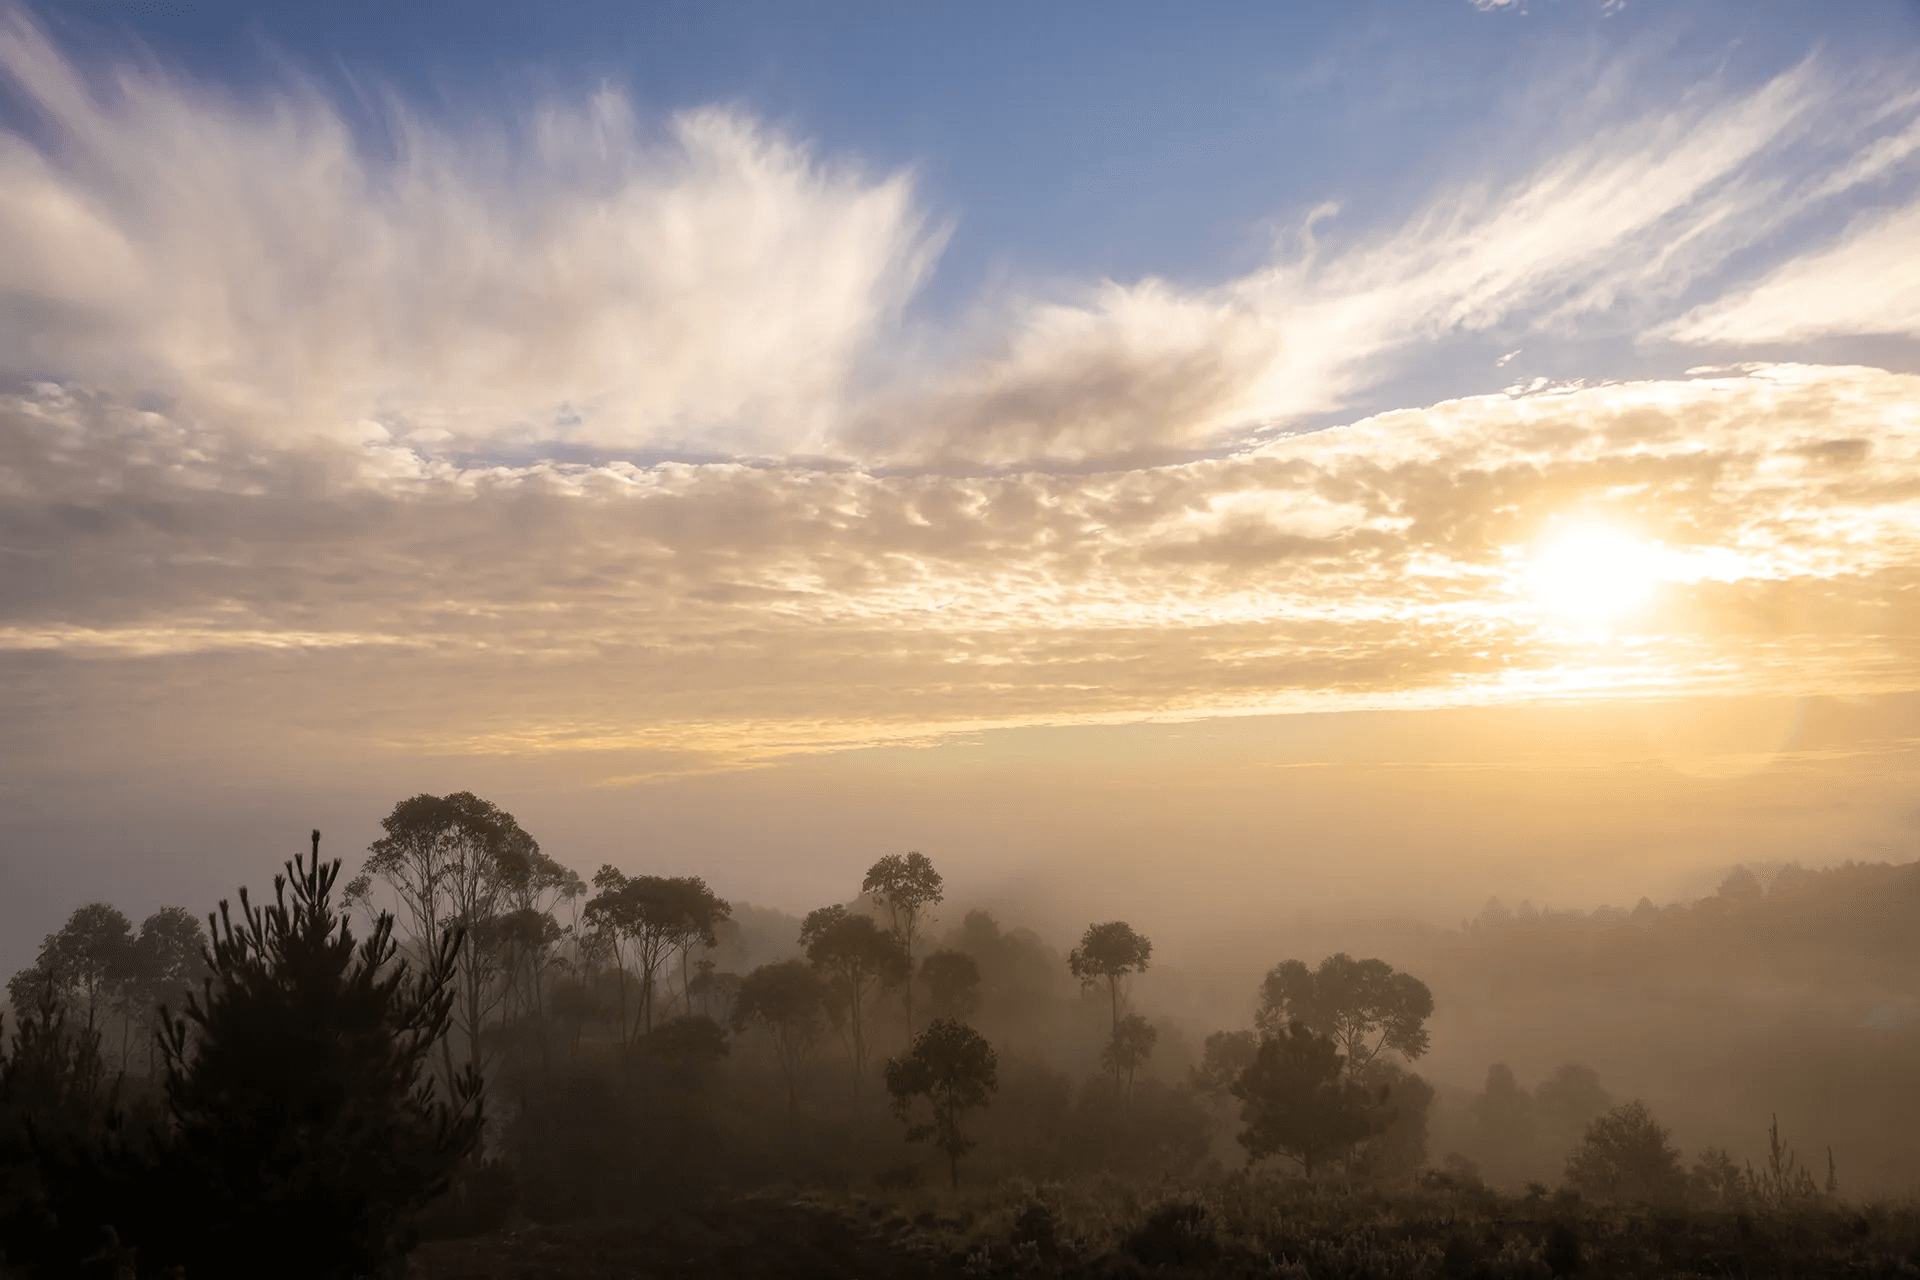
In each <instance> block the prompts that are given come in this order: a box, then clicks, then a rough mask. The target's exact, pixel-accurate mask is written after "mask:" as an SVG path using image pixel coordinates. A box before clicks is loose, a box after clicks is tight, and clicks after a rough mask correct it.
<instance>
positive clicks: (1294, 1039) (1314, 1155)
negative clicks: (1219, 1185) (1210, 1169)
mask: <svg viewBox="0 0 1920 1280" xmlns="http://www.w3.org/2000/svg"><path fill="white" fill-rule="evenodd" d="M1345 1065H1346V1059H1345V1058H1344V1057H1342V1056H1341V1053H1340V1049H1339V1046H1338V1045H1336V1044H1334V1042H1333V1041H1332V1040H1330V1039H1329V1038H1327V1037H1326V1036H1323V1035H1316V1034H1315V1033H1314V1032H1313V1031H1312V1030H1310V1029H1309V1028H1308V1027H1306V1026H1305V1025H1304V1024H1302V1023H1298V1022H1296V1023H1294V1024H1293V1025H1292V1026H1290V1027H1288V1028H1287V1030H1286V1031H1284V1032H1282V1033H1281V1034H1280V1035H1277V1036H1268V1037H1266V1038H1265V1039H1263V1040H1262V1041H1261V1042H1260V1047H1259V1048H1258V1049H1257V1050H1256V1051H1255V1052H1254V1056H1253V1063H1252V1065H1250V1066H1249V1067H1248V1068H1247V1069H1246V1070H1245V1071H1243V1072H1241V1074H1240V1078H1239V1079H1238V1080H1236V1081H1234V1083H1233V1085H1232V1087H1231V1088H1230V1089H1229V1090H1228V1092H1230V1093H1232V1094H1233V1096H1234V1097H1236V1098H1238V1099H1240V1118H1241V1120H1242V1121H1243V1122H1245V1125H1246V1127H1245V1128H1244V1129H1242V1130H1241V1132H1240V1134H1239V1138H1238V1141H1239V1143H1240V1145H1241V1146H1243V1147H1245V1148H1246V1149H1247V1163H1248V1164H1252V1163H1253V1162H1254V1161H1256V1160H1260V1159H1263V1158H1264V1157H1266V1156H1271V1155H1286V1156H1289V1157H1291V1158H1292V1159H1294V1160H1297V1161H1299V1163H1300V1168H1301V1171H1302V1172H1303V1173H1304V1174H1305V1175H1306V1176H1307V1177H1309V1178H1311V1177H1312V1176H1313V1170H1314V1167H1315V1166H1316V1165H1318V1164H1320V1163H1321V1162H1322V1161H1323V1160H1325V1159H1326V1158H1328V1157H1330V1156H1333V1155H1337V1154H1339V1153H1340V1152H1342V1151H1345V1150H1347V1149H1348V1148H1350V1147H1351V1146H1353V1144H1354V1143H1356V1142H1358V1141H1359V1140H1360V1139H1362V1138H1364V1137H1366V1136H1367V1134H1368V1133H1370V1132H1372V1130H1373V1127H1374V1120H1375V1116H1374V1101H1373V1099H1371V1098H1370V1097H1369V1096H1368V1094H1367V1092H1366V1091H1365V1090H1364V1089H1362V1088H1360V1086H1358V1085H1356V1084H1354V1083H1353V1082H1352V1081H1351V1080H1349V1079H1346V1078H1345V1077H1344V1076H1343V1074H1342V1072H1343V1069H1344V1067H1345Z"/></svg>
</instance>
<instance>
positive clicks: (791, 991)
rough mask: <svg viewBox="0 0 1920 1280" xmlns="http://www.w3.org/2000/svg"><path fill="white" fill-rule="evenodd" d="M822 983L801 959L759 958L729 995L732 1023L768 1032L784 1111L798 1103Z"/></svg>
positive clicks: (815, 1033)
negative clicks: (735, 991)
mask: <svg viewBox="0 0 1920 1280" xmlns="http://www.w3.org/2000/svg"><path fill="white" fill-rule="evenodd" d="M826 999H827V993H826V988H825V987H824V986H823V985H822V984H821V982H820V975H818V974H817V973H815V972H814V971H813V970H812V969H810V968H809V967H807V965H806V963H805V962H803V961H800V960H782V961H781V962H780V963H778V964H763V965H761V966H760V967H759V968H758V969H755V970H754V971H753V972H752V973H750V974H748V975H747V976H746V977H744V978H742V979H741V980H740V991H739V994H738V995H736V996H735V997H734V1001H733V1019H732V1025H733V1029H734V1030H735V1031H745V1030H746V1029H747V1028H748V1027H749V1026H753V1025H758V1026H760V1027H762V1028H764V1029H765V1030H766V1031H767V1032H768V1033H769V1034H770V1035H771V1036H772V1037H773V1051H774V1059H775V1061H776V1062H778V1063H779V1065H780V1074H781V1075H782V1076H783V1077H784V1078H785V1080H786V1084H787V1112H788V1114H790V1115H791V1114H793V1113H795V1112H797V1111H798V1110H799V1109H800V1086H801V1085H802V1084H804V1083H805V1082H806V1078H807V1069H808V1068H809V1067H810V1066H811V1065H812V1063H813V1054H814V1048H815V1046H816V1044H818V1042H819V1038H820V1024H821V1020H822V1013H823V1011H824V1009H825V1007H826Z"/></svg>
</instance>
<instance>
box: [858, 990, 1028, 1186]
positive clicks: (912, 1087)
mask: <svg viewBox="0 0 1920 1280" xmlns="http://www.w3.org/2000/svg"><path fill="white" fill-rule="evenodd" d="M886 1074H887V1092H888V1093H889V1094H891V1095H893V1106H894V1113H895V1114H896V1115H898V1116H899V1117H900V1118H901V1119H902V1120H906V1119H907V1118H908V1116H909V1114H910V1112H911V1109H912V1103H913V1099H915V1098H924V1099H926V1102H927V1105H928V1107H929V1108H930V1109H931V1111H932V1113H933V1118H932V1120H931V1121H930V1122H928V1123H924V1124H914V1123H909V1124H908V1126H907V1141H908V1142H929V1141H930V1142H932V1143H933V1144H934V1145H935V1146H937V1147H939V1148H940V1150H942V1151H944V1152H945V1153H946V1155H947V1163H948V1167H949V1173H950V1174H951V1178H952V1183H953V1185H954V1187H955V1188H958V1187H959V1185H960V1157H961V1156H963V1155H965V1154H966V1153H967V1152H969V1151H971V1150H973V1148H974V1146H975V1145H976V1144H975V1143H974V1141H973V1139H971V1138H969V1137H967V1136H966V1134H964V1133H962V1132H961V1131H960V1117H961V1115H962V1113H963V1112H967V1111H971V1110H974V1109H975V1108H978V1107H984V1106H986V1105H987V1102H988V1101H989V1100H990V1099H991V1098H992V1096H993V1094H994V1091H995V1090H997V1089H998V1088H999V1087H1000V1076H999V1062H998V1060H997V1059H996V1058H995V1056H994V1052H993V1046H992V1045H990V1044H988V1043H987V1041H986V1037H984V1036H982V1035H981V1034H980V1033H979V1032H978V1031H975V1030H974V1029H973V1028H972V1027H969V1026H967V1025H965V1024H964V1023H959V1022H955V1021H954V1020H953V1019H951V1018H936V1019H935V1020H934V1022H933V1025H932V1026H930V1027H928V1028H927V1029H926V1030H925V1031H923V1032H921V1033H920V1035H919V1036H918V1037H917V1038H916V1039H915V1040H914V1042H913V1048H912V1049H910V1050H908V1051H907V1052H906V1053H905V1054H904V1055H902V1056H901V1057H898V1058H893V1059H890V1060H889V1061H888V1062H887V1073H886Z"/></svg>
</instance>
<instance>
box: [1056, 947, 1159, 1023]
mask: <svg viewBox="0 0 1920 1280" xmlns="http://www.w3.org/2000/svg"><path fill="white" fill-rule="evenodd" d="M1152 955H1153V944H1152V943H1151V942H1149V941H1147V940H1146V939H1145V938H1143V937H1141V936H1140V935H1139V934H1137V933H1135V932H1134V931H1133V926H1132V925H1130V924H1128V923H1127V922H1126V921H1124V920H1109V921H1107V922H1106V923H1105V924H1090V925H1088V926H1087V931H1086V933H1085V934H1083V935H1082V936H1081V938H1080V945H1079V946H1077V947H1075V948H1074V949H1073V950H1072V951H1071V952H1070V953H1069V954H1068V956H1067V968H1068V970H1069V971H1071V972H1072V974H1073V976H1074V977H1076V978H1078V979H1080V981H1081V983H1082V984H1083V985H1085V986H1089V987H1093V986H1098V985H1099V984H1100V983H1102V982H1104V983H1106V984H1107V1000H1108V1003H1109V1004H1110V1005H1111V1008H1112V1013H1113V1020H1112V1025H1113V1026H1114V1027H1116V1028H1117V1027H1118V1026H1119V1025H1120V980H1121V979H1122V978H1124V977H1126V976H1127V975H1128V974H1129V973H1145V972H1146V970H1147V962H1148V960H1149V959H1150V958H1151V957H1152Z"/></svg>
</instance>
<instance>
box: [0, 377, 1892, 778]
mask: <svg viewBox="0 0 1920 1280" xmlns="http://www.w3.org/2000/svg"><path fill="white" fill-rule="evenodd" d="M1917 403H1920V380H1916V379H1914V378H1911V377H1906V376H1900V375H1893V374H1887V373H1883V372H1879V371H1876V370H1868V369H1833V368H1804V367H1793V366H1765V367H1756V368H1751V369H1748V370H1744V371H1734V372H1730V373H1724V374H1719V375H1714V376H1702V377H1697V378H1693V379H1689V380H1682V381H1672V382H1648V383H1638V384H1630V385H1619V386H1599V387H1590V388H1568V389H1560V390H1555V391H1550V392H1546V393H1542V394H1538V395H1534V396H1528V397H1519V398H1513V397H1508V396H1504V395H1502V396H1490V397H1480V398H1473V399H1468V400H1461V401H1453V402H1448V403H1444V404H1439V405H1435V406H1432V407H1430V408H1427V409H1420V410H1406V411H1401V412H1396V413H1392V414H1386V415H1382V416H1379V417H1376V418H1371V419H1367V420H1365V421H1362V422H1358V423H1355V424H1353V425H1351V426H1349V427H1344V428H1337V429H1333V430H1328V431H1323V432H1317V433H1313V434H1311V435H1305V436H1297V437H1291V438H1287V439H1284V440H1280V441H1275V442H1272V443H1270V444H1268V445H1265V446H1260V447H1257V448H1253V449H1249V450H1247V451H1244V452H1240V453H1236V454H1233V455H1231V456H1227V457H1222V458H1217V459H1211V460H1202V461H1196V462H1188V463H1183V464H1178V465H1168V466H1159V467H1139V468H1132V469H1126V470H1111V471H1101V472H1095V473H1091V474H1075V475H1063V474H1058V473H1048V472H1042V471H1024V472H1019V473H1012V474H998V475H988V476H950V475H938V474H905V475H902V474H879V473H874V472H869V471H864V470H860V469H854V468H821V467H811V468H810V467H805V466H801V465H797V464H789V465H782V466H748V465H744V464H739V463H712V464H704V465H694V464H686V463H664V464H659V465H655V466H651V467H645V468H642V467H637V466H634V465H632V464H627V463H616V464H610V465H604V466H562V465H557V464H552V463H541V464H535V465H530V466H523V467H516V468H508V467H486V468H476V469H468V470H451V469H449V470H447V471H445V472H443V473H440V474H436V475H434V476H431V477H428V478H425V479H422V478H419V477H409V478H407V479H405V480H404V481H395V480H378V481H369V480H368V479H366V477H365V476H364V475H362V476H360V477H359V478H358V479H356V480H354V481H352V482H351V483H346V482H342V483H339V484H336V485H318V484H315V483H314V482H313V480H312V478H311V477H310V476H308V475H307V474H305V473H304V472H303V471H302V470H301V469H300V468H299V467H294V466H291V465H289V467H288V468H287V469H286V470H285V471H283V472H275V471H272V470H268V471H267V472H264V473H261V474H257V475H254V476H253V477H252V478H251V479H250V482H249V483H248V484H247V485H246V486H245V487H244V488H234V487H211V486H208V485H206V484H204V483H200V482H198V481H197V480H196V479H195V473H194V470H193V465H192V463H191V462H190V461H187V460H182V459H177V458H176V457H174V456H170V455H169V454H167V453H165V452H163V451H160V450H158V449H157V447H156V446H155V445H154V443H153V442H154V440H155V439H156V438H157V436H156V433H155V432H153V431H152V430H151V429H150V427H149V426H148V425H147V424H145V423H139V424H136V427H135V428H133V429H137V430H138V432H139V434H140V435H141V436H142V438H144V439H145V440H146V441H147V445H146V448H147V449H148V450H149V452H148V453H147V454H146V455H145V456H144V457H141V458H139V459H137V460H133V459H130V460H127V461H125V462H123V464H122V466H121V468H120V470H119V471H118V472H117V473H115V474H112V475H111V476H107V475H106V473H104V472H102V471H100V470H96V469H95V468H93V467H91V466H75V465H71V459H72V457H73V454H72V453H71V445H70V442H71V441H73V440H75V439H86V438H96V437H99V436H101V435H104V434H108V433H110V431H111V429H112V426H111V419H113V418H114V416H115V415H117V414H120V413H123V412H124V411H120V410H114V409H110V408H106V407H103V406H101V405H98V404H88V403H86V402H84V401H81V400H77V399H75V398H73V397H72V396H71V395H70V394H69V393H66V392H62V391H59V390H57V389H51V388H49V389H45V390H43V391H41V392H39V393H35V394H29V395H25V396H17V397H14V398H12V399H10V400H9V401H7V402H6V404H5V405H4V407H3V409H0V413H3V415H4V416H3V417H0V421H4V423H5V426H6V438H7V439H8V440H9V441H10V442H11V444H12V447H13V452H12V453H11V454H10V455H9V457H8V458H7V467H6V471H5V473H4V474H5V484H6V503H5V508H4V510H5V513H6V526H5V532H6V538H7V545H8V549H9V552H10V554H9V556H8V558H7V560H6V562H5V564H6V580H5V581H4V583H0V586H4V588H5V590H4V592H0V596H3V597H4V599H5V600H6V601H7V606H6V615H5V618H4V622H3V624H0V645H4V646H5V647H6V648H7V649H10V650H13V651H15V653H16V654H18V655H20V656H21V657H22V658H24V657H25V656H29V655H31V654H32V653H34V652H36V651H38V652H40V653H41V654H42V656H45V654H47V653H49V652H51V653H56V654H64V655H66V656H67V659H68V660H72V661H84V660H86V659H88V658H89V657H94V658H97V657H101V656H118V657H122V658H139V659H141V660H142V661H149V662H155V663H166V662H171V661H177V660H182V659H187V658H192V659H194V660H196V661H212V660H220V661H227V662H230V663H232V664H235V669H236V670H238V669H242V668H244V667H245V666H246V664H248V663H251V662H257V661H258V660H259V658H260V655H262V654H267V653H277V652H281V651H285V650H289V649H292V650H300V651H304V652H307V653H310V654H313V655H317V656H316V658H315V662H314V664H312V665H309V666H307V667H303V668H301V669H302V670H304V671H306V672H308V675H309V677H310V678H312V679H314V680H315V681H316V684H315V685H314V687H313V689H312V690H311V692H312V693H313V694H314V697H315V698H316V699H321V698H322V690H324V689H327V688H333V689H337V688H339V687H341V683H342V682H341V680H340V677H339V672H340V670H343V669H344V668H339V667H337V666H334V665H330V664H338V663H348V664H360V665H359V668H358V674H357V675H355V676H354V677H353V678H352V682H351V683H352V684H354V685H356V686H359V687H362V688H364V689H365V690H366V692H365V696H366V697H367V698H368V699H369V700H370V701H374V702H383V701H384V699H385V697H386V695H384V694H378V693H375V692H373V686H372V685H368V684H367V683H366V682H367V681H369V680H372V681H373V682H374V684H376V685H377V684H380V683H383V682H386V683H406V684H417V685H420V686H421V687H423V688H428V687H432V686H433V685H434V684H435V683H436V682H438V681H443V680H444V681H452V680H456V679H457V680H460V681H463V682H465V681H469V680H475V679H479V678H482V677H485V678H486V680H487V683H486V685H485V687H487V688H489V689H490V690H500V691H504V690H507V689H509V688H515V687H524V692H523V694H522V695H521V696H520V697H519V698H518V699H513V698H508V697H507V696H506V694H505V693H504V692H502V693H501V695H500V696H501V698H502V699H504V701H502V702H495V703H494V704H493V705H492V707H491V710H490V712H489V715H488V717H487V720H486V723H485V725H484V726H480V725H474V724H468V723H460V722H457V721H442V722H438V723H436V722H434V720H433V717H431V716H428V717H425V718H421V717H408V718H407V723H408V724H409V725H410V728H409V730H408V732H409V733H411V734H414V735H415V736H416V738H417V741H414V743H413V744H414V745H418V746H422V747H427V746H430V747H433V748H434V749H438V750H447V751H470V750H482V751H541V750H550V749H560V748H566V749H576V750H578V749H588V748H594V749H605V748H613V747H629V748H632V747H639V746H649V745H652V746H671V747H673V748H675V749H684V750H701V751H714V752H719V753H720V754H722V755H723V756H725V757H727V758H729V759H739V758H743V757H744V756H750V755H753V754H754V753H756V752H759V753H765V752H767V751H773V750H792V749H805V748H808V747H820V746H829V745H846V744H853V743H860V742H870V741H875V740H884V739H889V738H899V737H912V736H917V735H922V734H926V733H938V732H942V731H948V730H958V729H964V728H969V727H978V726H980V725H986V724H1018V723H1034V722H1054V723H1059V722H1071V721H1077V720H1113V719H1136V718H1142V717H1151V716H1169V715H1172V716H1190V715H1191V716H1198V715H1208V714H1221V713H1235V712H1255V711H1278V710H1288V709H1305V708H1331V707H1336V706H1420V705H1452V704H1460V703H1484V702H1500V701H1509V700H1515V699H1520V700H1530V699H1535V698H1540V697H1559V696H1591V695H1593V694H1596V693H1601V694H1604V693H1610V692H1629V693H1642V694H1669V693H1682V692H1758V691H1769V692H1799V693H1816V692H1818V693H1864V692H1871V691H1879V690H1887V689H1894V688H1904V687H1906V685H1907V684H1910V682H1911V672H1912V671H1913V670H1914V664H1915V660H1916V658H1917V657H1920V652H1916V645H1917V643H1920V617H1916V616H1915V608H1914V605H1913V603H1912V602H1913V600H1914V599H1915V598H1916V594H1917V593H1916V591H1915V588H1916V586H1920V570H1917V569H1916V568H1915V566H1916V565H1920V413H1917V412H1916V410H1915V408H1914V406H1915V404H1917ZM103 415H104V417H105V418H106V419H108V421H107V422H102V421H99V418H100V417H101V416H103ZM110 452H115V453H118V454H120V455H121V456H123V457H125V456H126V455H125V452H124V451H121V450H114V451H110ZM103 476H104V477H105V478H103ZM1558 518H1581V519H1600V520H1604V521H1606V522H1608V523H1609V524H1611V525H1613V526H1615V527H1618V528H1622V529H1626V530H1630V531H1631V532H1632V533H1633V535H1634V536H1636V537H1638V538H1641V539H1644V540H1646V541H1647V542H1648V543H1649V544H1650V545H1658V546H1659V547H1660V548H1662V556H1663V557H1664V558H1663V560H1662V566H1663V567H1662V568H1661V569H1660V570H1659V575H1658V576H1659V578H1660V582H1659V584H1658V590H1659V592H1660V595H1659V597H1658V599H1657V601H1656V603H1655V606H1654V607H1652V608H1650V609H1649V610H1648V612H1647V614H1646V615H1645V616H1644V617H1641V618H1638V619H1636V620H1633V621H1630V622H1626V623H1623V624H1621V625H1620V626H1619V627H1618V628H1616V629H1615V630H1614V631H1612V632H1610V633H1607V634H1604V635H1596V634H1591V633H1589V632H1587V631H1584V630H1582V629H1580V628H1578V627H1575V626H1570V625H1569V624H1568V623H1567V622H1566V620H1565V619H1562V618H1558V617H1556V616H1554V615H1553V614H1552V613H1551V612H1549V611H1547V610H1545V609H1543V608H1542V607H1541V606H1540V605H1539V604H1538V603H1536V602H1535V601H1534V599H1533V598H1532V597H1531V595H1530V594H1529V591H1528V589H1527V586H1526V573H1527V556H1528V549H1529V547H1531V546H1532V545H1533V544H1534V543H1535V542H1536V541H1537V539H1538V538H1539V537H1540V536H1541V535H1542V534H1543V532H1545V531H1546V530H1548V529H1549V528H1550V527H1551V525H1552V522H1553V521H1554V520H1556V519H1558ZM328 655H331V656H328ZM375 668H377V669H378V672H379V673H381V674H374V670H375ZM329 671H331V672H333V673H334V674H333V675H326V676H323V675H322V674H321V673H323V672H329ZM334 696H337V695H334ZM422 696H424V695H422ZM339 714H345V711H344V709H342V710H340V712H339ZM636 726H639V727H636Z"/></svg>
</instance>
